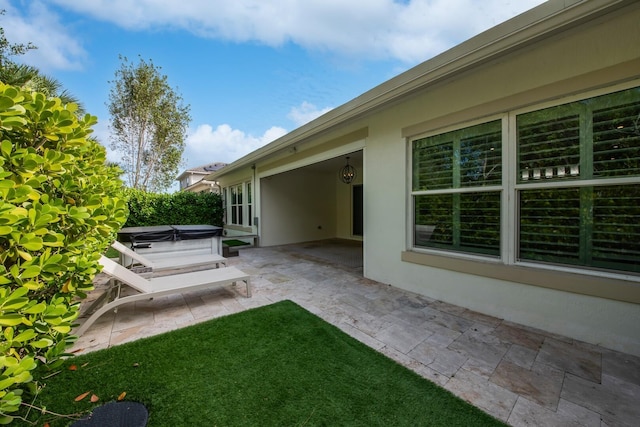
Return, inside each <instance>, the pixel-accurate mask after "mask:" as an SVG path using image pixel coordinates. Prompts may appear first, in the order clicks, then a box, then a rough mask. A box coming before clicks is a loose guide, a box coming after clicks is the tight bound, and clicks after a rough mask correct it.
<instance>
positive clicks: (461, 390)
mask: <svg viewBox="0 0 640 427" xmlns="http://www.w3.org/2000/svg"><path fill="white" fill-rule="evenodd" d="M444 387H445V388H446V389H447V390H449V391H450V392H452V393H454V394H455V395H457V396H459V397H460V398H462V399H464V400H466V401H467V402H469V403H471V404H472V405H475V406H477V407H479V408H482V409H484V410H485V411H487V412H488V413H489V414H491V415H493V416H494V417H496V418H498V419H499V420H502V421H507V419H508V418H509V415H510V414H511V410H512V409H513V406H514V405H515V403H516V400H517V399H518V395H517V394H515V393H513V392H511V391H509V390H507V389H505V388H503V387H500V386H499V385H497V384H494V383H492V382H489V381H488V380H487V379H485V378H483V377H480V376H478V375H475V374H473V373H471V372H469V371H466V370H464V369H460V370H459V371H458V372H457V373H456V375H455V377H453V378H451V379H450V380H449V381H448V382H447V384H445V386H444Z"/></svg>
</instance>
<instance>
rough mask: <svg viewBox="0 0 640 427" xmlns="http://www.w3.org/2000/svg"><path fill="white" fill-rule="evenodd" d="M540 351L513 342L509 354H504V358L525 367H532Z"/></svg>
mask: <svg viewBox="0 0 640 427" xmlns="http://www.w3.org/2000/svg"><path fill="white" fill-rule="evenodd" d="M537 355H538V352H537V351H536V350H532V349H530V348H527V347H523V346H521V345H518V344H513V345H512V346H511V347H510V348H509V351H507V354H505V355H504V358H503V360H505V361H507V362H511V363H513V364H515V365H518V366H520V367H521V368H524V369H531V367H532V366H533V363H534V362H535V360H536V356H537Z"/></svg>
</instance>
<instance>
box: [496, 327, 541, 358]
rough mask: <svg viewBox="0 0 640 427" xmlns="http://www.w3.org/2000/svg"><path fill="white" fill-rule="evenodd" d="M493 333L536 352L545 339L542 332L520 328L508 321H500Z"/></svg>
mask: <svg viewBox="0 0 640 427" xmlns="http://www.w3.org/2000/svg"><path fill="white" fill-rule="evenodd" d="M493 334H494V335H495V336H497V337H498V338H500V339H501V340H503V341H506V342H510V343H513V344H517V345H520V346H522V347H526V348H529V349H532V350H535V351H536V352H537V351H538V349H539V348H540V346H542V343H543V342H544V339H545V336H544V335H542V334H539V333H537V332H534V331H532V330H528V329H525V328H521V327H519V326H518V325H515V324H513V323H510V322H502V323H501V324H500V325H499V326H497V327H496V329H495V330H494V331H493Z"/></svg>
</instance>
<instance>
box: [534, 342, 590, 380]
mask: <svg viewBox="0 0 640 427" xmlns="http://www.w3.org/2000/svg"><path fill="white" fill-rule="evenodd" d="M536 362H540V363H546V364H548V365H551V366H554V367H556V368H559V369H563V370H565V371H567V372H569V373H572V374H574V375H577V376H579V377H582V378H585V379H587V380H590V381H593V382H596V383H599V382H600V379H601V375H602V354H601V353H598V352H595V351H587V350H586V348H585V347H580V346H576V345H575V344H573V343H566V342H564V341H558V340H556V339H555V338H545V340H544V343H543V344H542V347H541V348H540V352H539V353H538V357H537V358H536Z"/></svg>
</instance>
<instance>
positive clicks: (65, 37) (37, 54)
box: [0, 0, 87, 73]
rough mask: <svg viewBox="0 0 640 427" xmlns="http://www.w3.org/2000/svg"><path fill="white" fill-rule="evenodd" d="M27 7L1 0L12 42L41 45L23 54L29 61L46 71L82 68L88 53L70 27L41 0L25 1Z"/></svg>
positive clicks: (24, 59) (6, 32) (4, 25)
mask: <svg viewBox="0 0 640 427" xmlns="http://www.w3.org/2000/svg"><path fill="white" fill-rule="evenodd" d="M21 4H23V5H26V6H27V7H26V9H24V10H20V9H19V8H15V7H13V6H12V4H11V2H10V1H8V0H0V9H2V10H5V14H4V15H3V16H1V17H0V19H1V26H2V28H3V29H4V31H5V36H6V37H7V40H9V42H10V43H12V44H14V43H15V44H20V43H22V44H25V45H26V44H27V43H29V42H31V43H33V45H35V46H36V47H37V49H35V50H30V51H28V52H27V53H26V54H25V55H23V56H21V57H20V58H21V59H20V62H25V63H28V64H30V65H33V66H35V67H38V68H39V69H41V70H43V71H44V72H45V73H46V72H47V71H50V70H54V69H55V70H74V69H81V68H82V62H83V61H84V59H85V58H86V57H87V53H86V51H85V50H84V49H83V47H82V45H81V44H80V42H79V41H78V40H76V39H75V37H74V36H72V35H70V34H69V30H68V29H67V28H66V27H65V26H64V25H63V24H62V23H61V22H60V20H59V19H58V16H57V15H55V14H53V13H51V11H50V10H48V9H47V7H45V6H44V5H43V4H42V3H41V2H39V1H33V2H23V3H21Z"/></svg>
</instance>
